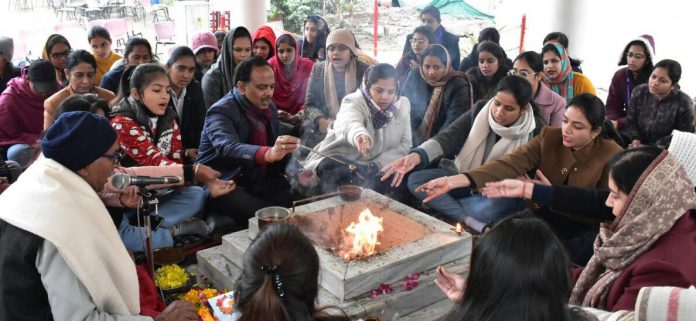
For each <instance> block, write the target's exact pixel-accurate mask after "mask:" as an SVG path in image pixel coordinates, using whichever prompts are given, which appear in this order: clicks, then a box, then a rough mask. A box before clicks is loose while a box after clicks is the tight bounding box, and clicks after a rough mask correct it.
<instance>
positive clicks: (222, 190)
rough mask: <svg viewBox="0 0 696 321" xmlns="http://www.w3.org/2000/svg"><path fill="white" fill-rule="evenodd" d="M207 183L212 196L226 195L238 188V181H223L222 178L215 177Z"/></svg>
mask: <svg viewBox="0 0 696 321" xmlns="http://www.w3.org/2000/svg"><path fill="white" fill-rule="evenodd" d="M205 185H206V186H207V187H208V191H210V196H212V197H213V198H217V197H220V196H222V195H225V194H227V193H229V192H231V191H233V190H234V189H235V188H237V183H235V182H234V181H233V180H229V181H223V180H221V179H215V180H212V181H208V182H207V183H206V184H205Z"/></svg>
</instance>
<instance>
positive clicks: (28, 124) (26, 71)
mask: <svg viewBox="0 0 696 321" xmlns="http://www.w3.org/2000/svg"><path fill="white" fill-rule="evenodd" d="M57 89H58V83H57V82H56V73H55V70H54V69H53V65H51V63H50V62H48V61H46V60H37V61H34V62H32V63H31V65H29V67H24V68H23V69H22V75H21V76H20V77H17V78H13V79H12V80H10V82H9V83H8V84H7V88H6V89H5V91H4V92H3V93H2V95H0V152H1V153H2V156H3V158H4V159H7V160H11V161H15V162H17V163H19V165H20V166H22V167H23V168H26V167H28V166H29V164H31V162H32V160H34V157H35V156H36V152H37V150H38V147H37V141H38V140H39V138H41V133H42V131H43V112H44V107H43V105H44V100H46V98H48V97H49V96H51V95H52V94H53V93H54V92H56V90H57Z"/></svg>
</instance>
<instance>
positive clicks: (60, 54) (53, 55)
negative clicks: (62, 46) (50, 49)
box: [51, 50, 72, 59]
mask: <svg viewBox="0 0 696 321" xmlns="http://www.w3.org/2000/svg"><path fill="white" fill-rule="evenodd" d="M71 53H72V50H66V51H63V52H54V53H51V58H53V59H60V58H67V57H68V56H70V54H71Z"/></svg>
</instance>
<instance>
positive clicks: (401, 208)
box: [197, 190, 471, 321]
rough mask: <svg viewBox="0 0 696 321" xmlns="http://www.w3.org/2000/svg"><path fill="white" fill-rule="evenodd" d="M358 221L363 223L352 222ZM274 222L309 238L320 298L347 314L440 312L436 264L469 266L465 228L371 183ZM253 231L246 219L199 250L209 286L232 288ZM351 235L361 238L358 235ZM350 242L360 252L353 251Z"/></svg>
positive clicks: (407, 316) (443, 301)
mask: <svg viewBox="0 0 696 321" xmlns="http://www.w3.org/2000/svg"><path fill="white" fill-rule="evenodd" d="M366 210H369V212H370V213H371V214H372V215H373V216H370V214H367V213H365V212H366ZM361 216H362V217H361ZM361 221H362V222H363V223H369V224H367V227H365V228H356V225H360V224H359V223H360V222H361ZM377 222H379V223H381V227H379V225H378V224H373V223H377ZM274 224H294V225H295V226H297V227H298V228H300V229H301V230H302V231H303V232H304V233H305V234H306V235H307V236H308V237H309V238H310V239H311V240H312V242H313V243H314V245H315V248H316V249H317V253H318V254H319V259H320V261H321V271H320V274H319V275H320V285H321V287H320V289H319V298H318V302H319V304H322V305H334V306H338V307H340V308H341V309H343V310H344V311H345V312H346V313H347V314H348V316H350V317H351V318H352V319H358V318H368V317H375V316H379V318H380V319H383V320H389V319H390V318H392V317H393V316H394V315H395V314H397V313H398V314H399V315H400V316H401V319H403V320H419V321H422V320H435V319H439V318H440V317H441V316H442V315H444V314H445V313H447V311H449V310H450V309H451V308H452V303H451V302H450V301H449V300H448V299H447V298H446V297H445V296H444V294H443V293H442V292H441V291H440V290H439V289H438V288H437V286H436V285H435V284H434V282H433V279H434V278H435V276H436V273H435V268H436V267H438V266H440V265H443V266H447V267H448V269H450V270H451V271H454V272H456V273H465V272H466V271H467V270H468V261H469V257H470V254H471V235H469V234H468V233H466V232H459V234H458V233H457V231H456V230H454V229H453V228H452V226H451V225H449V224H446V223H444V222H442V221H439V220H437V219H435V218H432V217H430V216H428V215H426V214H424V213H421V212H419V211H417V210H415V209H413V208H410V207H408V206H406V205H404V204H401V203H399V202H397V201H394V200H392V199H390V198H388V197H386V196H383V195H381V194H378V193H376V192H374V191H371V190H364V191H363V193H362V195H361V196H360V198H359V199H358V200H344V199H342V198H341V197H339V196H335V197H333V198H329V199H324V200H322V201H317V202H313V203H310V204H306V205H302V206H299V207H297V208H296V211H295V213H294V214H292V215H291V216H290V217H289V218H287V219H286V220H284V223H274ZM351 226H352V227H351ZM349 230H351V231H353V232H356V230H359V231H361V232H360V233H350V232H349ZM258 231H259V224H258V221H257V220H256V219H253V218H252V219H250V220H249V229H248V230H245V231H239V232H235V233H232V234H229V235H225V236H224V237H223V238H222V245H220V246H218V247H214V248H210V249H206V250H203V251H200V252H198V253H197V257H198V268H199V271H201V272H202V274H204V275H205V276H207V277H208V278H209V280H211V281H212V282H213V284H215V286H217V287H220V288H233V287H234V284H235V280H236V279H237V278H238V277H239V275H240V274H241V267H242V266H243V260H244V253H245V252H246V250H247V248H248V247H249V245H250V243H251V240H252V239H253V238H255V237H256V235H257V234H258ZM354 234H360V235H363V236H365V238H363V239H362V240H360V239H357V241H356V238H355V237H354ZM375 237H376V240H375ZM367 240H370V241H371V242H373V243H371V242H368V241H367ZM354 243H355V244H356V246H355V247H356V248H358V249H360V250H361V252H353V249H354V247H353V245H354ZM364 250H367V252H371V250H374V251H372V252H373V253H372V254H368V253H365V252H364Z"/></svg>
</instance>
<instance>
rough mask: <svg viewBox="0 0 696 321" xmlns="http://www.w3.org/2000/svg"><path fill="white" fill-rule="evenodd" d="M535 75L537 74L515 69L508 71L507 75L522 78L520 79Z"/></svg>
mask: <svg viewBox="0 0 696 321" xmlns="http://www.w3.org/2000/svg"><path fill="white" fill-rule="evenodd" d="M536 74H537V73H536V72H534V73H530V72H528V71H526V70H517V69H510V71H508V75H513V76H522V77H528V76H530V75H536Z"/></svg>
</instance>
